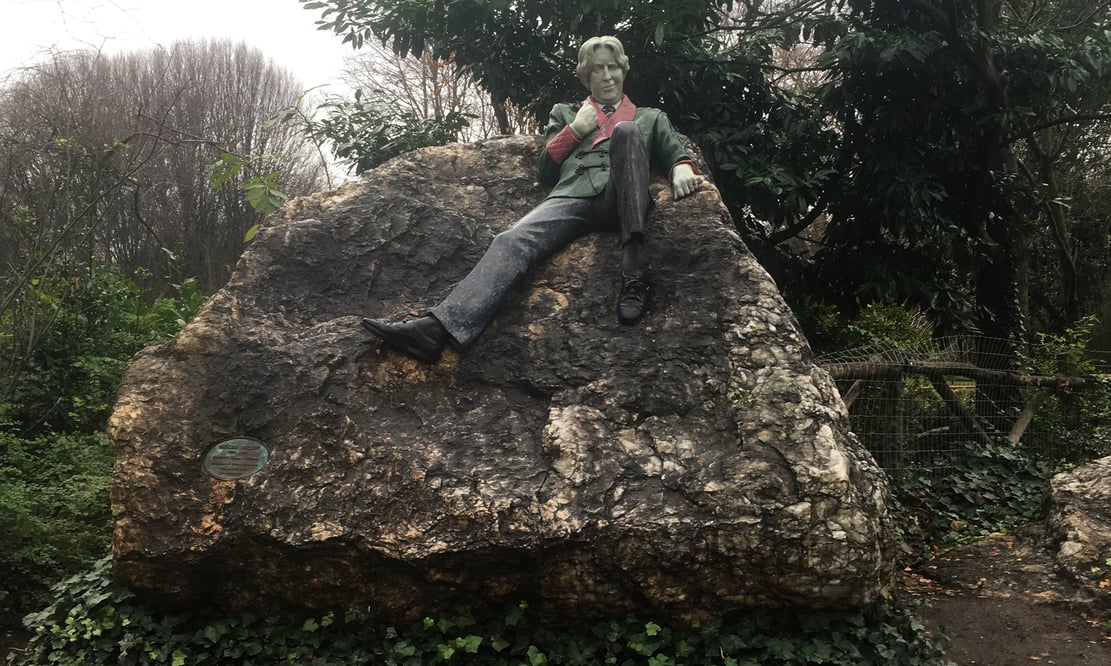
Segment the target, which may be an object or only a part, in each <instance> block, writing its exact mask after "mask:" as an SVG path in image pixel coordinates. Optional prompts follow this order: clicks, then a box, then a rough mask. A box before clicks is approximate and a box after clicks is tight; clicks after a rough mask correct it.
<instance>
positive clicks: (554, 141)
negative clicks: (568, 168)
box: [540, 104, 579, 185]
mask: <svg viewBox="0 0 1111 666" xmlns="http://www.w3.org/2000/svg"><path fill="white" fill-rule="evenodd" d="M574 118H575V111H574V109H573V108H572V107H571V105H570V104H556V105H555V106H553V107H552V112H551V113H550V114H549V115H548V124H547V126H546V127H545V128H544V148H543V149H542V150H541V151H540V182H541V183H543V184H544V185H555V184H556V183H557V182H559V167H560V165H561V164H563V160H565V159H567V156H568V155H570V154H571V151H573V150H574V149H575V146H577V145H579V139H577V138H576V137H575V135H574V133H573V132H572V131H571V127H570V125H571V121H572V120H574Z"/></svg>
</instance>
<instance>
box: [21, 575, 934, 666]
mask: <svg viewBox="0 0 1111 666" xmlns="http://www.w3.org/2000/svg"><path fill="white" fill-rule="evenodd" d="M55 593H56V595H57V598H56V600H55V602H54V604H53V605H51V606H50V607H49V608H47V609H46V610H44V611H42V612H41V613H36V614H34V615H32V616H29V617H28V618H27V620H28V626H29V628H31V629H32V630H33V631H34V634H35V635H34V637H33V638H32V640H31V642H30V643H29V645H28V646H27V648H26V649H25V650H23V651H20V652H16V653H13V656H12V662H11V663H12V666H32V665H35V664H50V663H65V664H73V665H80V664H109V663H110V664H120V665H130V664H172V665H173V666H185V665H186V664H205V665H212V664H237V665H243V666H249V665H252V664H254V665H261V664H266V665H268V666H269V665H271V664H278V663H290V664H301V663H310V662H311V663H313V664H317V665H320V666H324V665H340V664H352V665H355V664H358V665H360V666H361V665H363V664H385V665H389V666H418V665H421V664H436V663H445V662H454V663H463V664H487V665H490V666H495V665H506V666H508V665H510V664H512V665H514V666H516V665H518V664H525V665H528V666H540V665H541V664H569V665H571V664H581V665H590V666H594V665H597V664H629V665H632V664H637V665H645V664H647V665H648V666H679V665H688V666H696V665H699V666H700V665H703V664H706V665H709V664H716V665H721V664H725V665H726V666H780V665H788V664H790V665H803V664H833V665H837V664H841V665H844V666H850V665H851V666H868V665H875V666H880V665H883V666H887V665H889V664H900V665H901V666H913V665H915V664H918V665H921V666H942V665H944V664H946V663H947V662H946V661H945V660H944V657H943V652H942V650H941V648H940V647H939V645H938V644H937V643H936V642H935V641H934V640H933V639H931V638H930V637H929V636H927V635H926V633H925V631H924V628H923V626H922V624H921V623H920V622H919V621H918V620H917V619H916V618H915V617H914V616H913V615H912V614H911V613H910V612H909V611H908V610H906V609H905V608H900V607H898V606H896V605H894V604H892V603H890V602H881V603H877V604H875V605H874V606H872V607H870V608H867V609H865V610H863V611H856V612H823V611H787V610H782V611H771V610H757V611H751V612H746V613H738V614H737V615H736V616H735V617H732V618H730V619H728V620H727V621H726V622H724V623H722V624H720V625H715V626H710V627H690V628H673V627H667V626H664V625H661V624H657V623H655V622H651V621H646V620H644V619H638V618H634V617H626V618H621V619H613V620H607V621H600V622H597V623H594V624H591V625H583V626H560V627H550V626H543V625H540V624H539V623H537V622H536V621H535V618H534V617H533V616H532V615H531V614H530V613H529V608H528V605H527V604H524V603H522V604H519V605H516V606H512V607H509V608H507V609H505V610H504V612H501V613H497V614H491V615H488V616H477V615H472V614H470V613H468V612H461V613H458V614H456V615H455V616H453V617H448V618H440V619H433V618H426V619H424V620H423V621H421V622H416V623H413V624H411V625H408V626H402V627H392V626H386V625H380V624H374V623H370V622H367V621H366V620H365V616H364V614H363V613H361V612H359V611H349V612H347V613H344V614H342V615H338V614H334V613H326V614H324V615H321V616H316V617H310V618H307V619H305V618H298V619H295V620H291V619H288V618H286V619H277V618H260V617H255V616H249V615H244V616H240V617H234V618H211V617H209V618H206V617H202V616H199V615H192V614H179V615H159V614H157V613H154V612H152V611H150V610H148V609H145V608H144V607H142V606H141V605H140V604H138V603H137V601H136V599H135V597H134V596H133V595H132V594H131V592H129V591H128V590H127V589H126V588H123V587H121V586H119V585H117V584H115V583H113V582H112V581H111V580H110V579H109V576H108V560H107V559H105V560H102V561H101V562H100V563H98V564H97V566H96V567H95V568H94V569H93V570H91V571H89V572H87V573H84V574H81V575H79V576H76V577H74V578H71V579H69V580H67V581H65V582H64V583H62V584H60V585H59V586H57V587H56V589H55Z"/></svg>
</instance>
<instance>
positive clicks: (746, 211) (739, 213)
mask: <svg viewBox="0 0 1111 666" xmlns="http://www.w3.org/2000/svg"><path fill="white" fill-rule="evenodd" d="M303 2H304V4H305V6H306V7H307V8H309V9H313V10H318V11H320V13H321V16H322V18H321V20H320V21H318V24H319V25H320V27H321V28H322V29H325V30H331V31H334V32H336V33H337V34H339V35H342V36H343V37H344V39H345V40H347V41H349V42H351V43H352V44H354V45H355V46H356V47H358V46H361V45H363V44H364V43H367V42H370V41H371V40H380V41H382V42H383V43H385V44H388V45H389V46H390V47H391V48H392V49H393V50H394V51H395V52H396V53H399V54H409V53H422V52H424V51H425V49H431V50H432V52H433V53H437V54H443V53H449V52H450V53H451V54H453V57H454V60H455V62H456V63H458V64H459V65H460V66H463V67H466V68H467V69H468V71H470V72H473V73H474V75H475V77H476V79H477V80H478V81H479V82H480V83H481V84H482V85H483V86H484V87H485V88H486V89H488V90H491V91H493V93H494V97H495V98H504V99H512V100H513V101H515V102H516V103H518V104H520V105H522V106H523V107H526V108H529V109H531V110H532V111H533V113H534V114H536V115H537V116H538V117H542V115H543V113H544V112H545V111H546V110H547V108H549V106H550V104H551V102H552V101H553V100H556V99H566V98H569V97H571V98H573V97H574V96H576V95H578V94H580V93H579V91H578V88H577V83H576V82H575V81H574V78H573V75H572V71H573V69H574V67H573V58H574V46H575V45H577V44H578V43H580V42H581V40H582V39H583V38H584V37H586V36H589V35H593V34H598V33H607V32H613V33H618V34H620V35H621V37H622V39H623V40H624V41H625V42H626V46H627V47H628V49H629V51H630V52H632V53H634V54H635V55H636V57H635V59H634V61H633V73H632V74H631V76H630V79H629V81H630V85H629V88H630V94H631V95H632V96H633V97H634V98H635V99H637V100H640V101H642V103H649V104H654V105H658V106H662V107H663V108H664V109H665V110H666V111H668V112H669V114H670V115H671V116H672V118H673V120H675V122H676V124H677V126H678V127H679V129H680V130H681V131H684V132H686V133H688V134H690V135H691V136H692V137H693V138H695V139H696V141H697V142H698V143H700V144H701V145H702V146H703V147H704V148H705V150H706V151H707V154H706V157H707V159H708V161H709V162H710V165H711V167H712V169H713V171H714V175H715V179H716V181H717V183H718V185H719V188H720V189H721V190H722V193H723V196H724V197H725V199H726V203H727V205H728V206H729V207H730V209H731V210H732V212H733V214H734V219H735V220H736V221H737V223H738V227H739V229H740V231H741V232H742V233H743V234H744V235H745V238H746V240H747V241H749V243H750V245H751V246H752V247H753V248H754V250H755V251H756V252H757V254H758V256H759V257H760V258H761V260H762V261H763V262H764V263H765V265H767V266H768V267H769V268H770V269H771V270H772V271H773V272H774V273H776V274H777V277H778V278H780V282H781V284H783V285H784V286H785V290H786V291H787V292H788V297H789V298H790V299H791V300H792V301H793V302H794V303H795V304H797V305H803V304H804V303H805V302H806V301H807V300H808V299H815V298H816V299H817V300H819V301H822V302H826V303H829V304H830V305H832V306H833V307H836V308H838V309H843V310H845V311H847V312H849V313H850V315H851V312H852V311H853V310H855V309H857V308H859V307H861V306H862V305H865V304H867V303H872V302H893V303H908V304H911V305H913V306H918V307H921V308H923V309H924V310H925V311H927V312H929V313H930V314H931V315H932V317H933V319H934V322H935V325H936V326H937V327H938V330H939V331H940V332H959V331H976V332H980V333H983V334H985V335H990V336H995V337H1000V338H1011V339H1013V340H1014V341H1015V345H1016V347H1017V345H1019V344H1020V343H1021V342H1022V341H1023V340H1024V339H1026V338H1027V336H1028V332H1027V330H1026V329H1027V324H1028V322H1029V321H1030V316H1029V313H1030V305H1029V293H1030V286H1029V285H1030V280H1031V274H1030V256H1031V252H1032V251H1036V250H1040V248H1041V246H1043V245H1045V246H1046V247H1051V248H1054V252H1055V253H1056V256H1057V258H1056V260H1055V262H1054V263H1055V265H1056V266H1057V270H1055V271H1053V275H1052V276H1045V275H1040V276H1039V277H1040V278H1042V277H1048V278H1050V279H1051V281H1053V282H1054V283H1055V285H1057V287H1055V290H1057V291H1059V298H1058V299H1055V300H1059V301H1060V304H1059V305H1058V306H1054V307H1053V308H1046V307H1043V308H1042V311H1043V312H1049V311H1050V310H1051V309H1055V310H1059V311H1060V313H1061V316H1059V317H1057V322H1056V323H1058V324H1063V323H1067V322H1066V320H1067V319H1069V318H1070V317H1071V316H1072V315H1073V314H1075V313H1077V312H1078V309H1077V308H1078V304H1079V302H1080V301H1081V300H1083V299H1081V298H1080V297H1079V296H1078V295H1077V294H1076V293H1075V292H1076V291H1077V288H1078V285H1077V284H1076V279H1075V277H1073V276H1074V275H1075V274H1076V272H1077V268H1076V267H1075V266H1074V264H1075V260H1074V259H1072V258H1071V257H1073V255H1074V254H1075V251H1074V248H1071V245H1072V240H1070V235H1071V234H1070V229H1069V224H1068V220H1067V217H1068V214H1067V211H1068V208H1067V201H1066V200H1064V199H1062V198H1061V196H1060V195H1061V191H1060V188H1061V183H1060V182H1059V181H1060V179H1059V178H1058V177H1057V176H1058V173H1059V172H1062V170H1065V171H1067V172H1068V173H1069V174H1072V177H1070V179H1069V182H1070V186H1074V185H1075V184H1077V183H1080V182H1082V181H1084V182H1088V183H1090V182H1091V181H1090V178H1088V179H1087V180H1085V179H1086V178H1087V177H1088V176H1090V175H1092V174H1094V173H1095V172H1094V171H1092V170H1088V171H1086V172H1083V174H1082V171H1083V170H1081V171H1075V172H1074V171H1073V170H1072V168H1071V167H1069V166H1066V162H1067V163H1068V164H1069V165H1077V166H1079V164H1080V163H1081V162H1082V161H1083V160H1082V159H1080V158H1081V157H1082V156H1085V155H1093V154H1095V153H1096V151H1094V150H1092V148H1091V146H1092V145H1093V143H1094V144H1098V143H1099V142H1100V141H1101V139H1100V138H1099V137H1102V136H1106V135H1105V133H1103V132H1100V131H1098V130H1096V131H1094V133H1089V132H1090V131H1091V130H1092V127H1093V125H1092V123H1096V122H1103V120H1102V119H1103V118H1104V111H1103V108H1104V101H1105V99H1106V92H1107V91H1108V80H1107V73H1108V71H1111V70H1108V68H1107V66H1106V64H1107V57H1108V43H1109V38H1108V34H1107V33H1106V32H1105V31H1104V27H1105V25H1106V24H1107V5H1106V3H1104V2H1102V1H1099V0H1056V1H1055V2H1026V1H1024V0H1014V1H1012V2H997V1H993V0H984V1H977V2H971V3H957V2H954V1H952V0H909V1H903V0H781V1H768V2H745V3H733V2H729V1H716V0H664V1H663V2H660V1H658V0H657V1H652V2H649V1H648V0H643V1H640V0H634V1H633V2H627V3H601V4H599V3H597V2H586V1H585V0H581V1H580V0H559V1H557V2H544V3H540V2H528V1H527V0H526V1H520V2H518V1H514V0H499V1H492V2H486V1H479V0H447V1H444V0H399V1H397V2H390V3H384V2H378V1H376V0H361V1H354V2H352V1H348V0H344V1H340V0H326V1H315V0H314V1H306V0H303ZM799 57H802V59H801V60H799ZM792 58H793V59H794V60H792ZM638 71H650V72H652V75H651V76H647V77H638V76H637V72H638ZM1081 130H1083V131H1081ZM1054 136H1058V137H1068V141H1067V146H1068V148H1065V144H1061V143H1059V142H1058V141H1056V140H1054V139H1053V137H1054ZM816 225H819V226H816ZM800 238H805V239H807V244H806V245H805V246H800V244H799V239H800ZM1041 240H1049V241H1050V243H1048V244H1045V243H1041V242H1040V241H1041ZM1043 321H1044V318H1043Z"/></svg>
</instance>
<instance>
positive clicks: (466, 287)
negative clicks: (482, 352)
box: [431, 122, 648, 348]
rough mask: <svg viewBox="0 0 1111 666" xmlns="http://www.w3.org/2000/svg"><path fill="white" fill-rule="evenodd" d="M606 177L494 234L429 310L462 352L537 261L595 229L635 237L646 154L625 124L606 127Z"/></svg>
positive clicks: (644, 199) (644, 205) (643, 209)
mask: <svg viewBox="0 0 1111 666" xmlns="http://www.w3.org/2000/svg"><path fill="white" fill-rule="evenodd" d="M602 147H603V148H605V149H606V150H608V151H609V153H610V177H609V181H608V185H607V186H606V189H605V191H604V192H603V193H602V194H599V195H597V196H594V197H591V198H589V199H571V198H552V199H545V200H544V201H542V202H541V203H540V205H538V206H537V207H536V208H533V209H532V210H531V211H530V212H529V213H528V214H527V215H525V216H524V217H522V218H521V219H520V220H518V222H517V224H515V225H513V227H511V228H509V229H508V230H506V231H503V232H502V233H500V234H498V235H497V236H495V237H494V240H493V241H492V242H491V243H490V247H489V248H487V250H486V253H485V254H484V255H483V256H482V259H480V260H479V262H478V264H476V265H475V267H474V268H473V269H471V272H470V273H468V274H467V276H466V277H465V278H463V279H462V280H460V281H459V283H458V284H457V285H455V288H454V289H452V291H451V293H449V294H448V295H447V297H446V298H445V299H444V300H443V301H442V302H441V303H440V304H439V305H437V306H436V307H434V308H432V312H431V314H432V316H434V317H436V319H438V320H439V321H440V323H441V324H443V326H444V328H445V329H447V332H448V333H449V334H450V335H451V337H452V338H454V340H455V342H456V344H458V345H459V346H460V347H463V348H466V347H468V346H470V345H471V343H473V342H474V341H475V339H476V338H478V336H479V334H481V333H482V331H483V329H485V328H486V325H487V324H488V323H490V320H491V319H493V318H494V315H495V314H497V311H498V308H500V307H501V305H502V303H503V302H504V300H505V297H506V295H507V294H508V293H509V291H510V289H512V288H513V286H514V285H515V284H516V283H517V282H518V281H519V280H520V279H521V278H523V277H524V276H525V275H527V274H528V273H529V271H531V270H532V269H533V268H534V267H535V266H536V265H537V264H539V263H540V262H542V261H544V260H546V259H547V258H548V257H550V256H551V255H552V254H554V253H555V252H556V251H557V250H559V249H560V248H563V247H564V246H566V245H568V244H569V243H571V241H573V240H575V239H577V238H580V237H582V236H585V235H586V234H589V233H592V232H597V231H619V232H620V233H621V243H622V245H624V244H625V243H628V242H629V240H630V239H631V238H633V236H634V235H639V236H641V237H643V235H644V218H645V215H646V214H647V212H648V149H647V146H646V145H645V143H644V135H643V134H642V133H641V131H640V128H639V127H638V126H637V125H636V123H633V122H621V123H618V124H617V125H616V126H614V128H613V133H612V134H611V135H610V140H609V145H608V146H607V145H606V144H604V143H603V144H602Z"/></svg>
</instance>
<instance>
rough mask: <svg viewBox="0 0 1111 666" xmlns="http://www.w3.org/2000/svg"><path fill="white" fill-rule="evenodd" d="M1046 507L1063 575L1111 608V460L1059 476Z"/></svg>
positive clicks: (1048, 528)
mask: <svg viewBox="0 0 1111 666" xmlns="http://www.w3.org/2000/svg"><path fill="white" fill-rule="evenodd" d="M1046 505H1047V510H1046V537H1047V539H1048V540H1049V542H1050V544H1051V546H1052V552H1053V555H1054V559H1055V560H1056V565H1057V569H1058V571H1060V572H1061V573H1062V574H1064V575H1065V576H1066V577H1068V578H1070V579H1072V580H1073V581H1075V582H1076V583H1077V584H1078V585H1079V586H1080V589H1081V590H1082V591H1083V592H1084V593H1085V594H1086V595H1087V597H1088V598H1089V599H1090V600H1091V601H1092V602H1093V603H1096V604H1098V605H1101V606H1103V607H1105V608H1111V456H1108V457H1106V458H1100V459H1099V460H1096V461H1093V462H1090V463H1088V464H1086V465H1081V466H1080V467H1076V468H1074V469H1071V470H1069V471H1067V472H1061V473H1060V474H1057V475H1056V476H1054V477H1053V479H1052V480H1051V481H1050V489H1049V496H1048V498H1047V501H1046Z"/></svg>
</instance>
